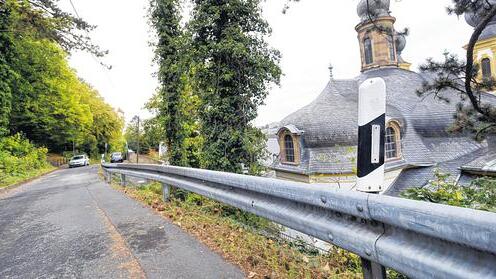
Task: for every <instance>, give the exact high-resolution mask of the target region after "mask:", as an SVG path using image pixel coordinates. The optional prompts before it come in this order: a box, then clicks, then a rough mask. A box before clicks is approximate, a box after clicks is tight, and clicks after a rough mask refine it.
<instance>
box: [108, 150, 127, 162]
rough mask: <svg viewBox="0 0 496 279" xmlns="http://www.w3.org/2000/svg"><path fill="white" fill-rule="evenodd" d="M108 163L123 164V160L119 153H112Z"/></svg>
mask: <svg viewBox="0 0 496 279" xmlns="http://www.w3.org/2000/svg"><path fill="white" fill-rule="evenodd" d="M110 162H111V163H124V158H123V157H122V153H120V152H114V153H112V155H110Z"/></svg>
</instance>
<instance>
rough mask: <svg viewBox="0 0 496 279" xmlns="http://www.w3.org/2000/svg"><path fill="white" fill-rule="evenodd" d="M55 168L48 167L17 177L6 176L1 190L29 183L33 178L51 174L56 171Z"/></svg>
mask: <svg viewBox="0 0 496 279" xmlns="http://www.w3.org/2000/svg"><path fill="white" fill-rule="evenodd" d="M55 169H56V168H55V167H52V166H51V165H48V166H47V167H45V168H41V169H34V170H29V171H27V172H26V173H24V174H21V175H16V176H5V177H3V178H2V179H1V181H0V188H5V187H8V186H11V185H14V184H18V183H22V182H24V181H28V180H30V179H32V178H35V177H38V176H40V175H43V174H45V173H48V172H51V171H53V170H55Z"/></svg>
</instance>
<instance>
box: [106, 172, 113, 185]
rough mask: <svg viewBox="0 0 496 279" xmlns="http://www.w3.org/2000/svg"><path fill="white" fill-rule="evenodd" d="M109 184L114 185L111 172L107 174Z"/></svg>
mask: <svg viewBox="0 0 496 279" xmlns="http://www.w3.org/2000/svg"><path fill="white" fill-rule="evenodd" d="M107 183H109V184H110V183H112V172H110V171H108V172H107Z"/></svg>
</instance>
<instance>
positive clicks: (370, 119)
mask: <svg viewBox="0 0 496 279" xmlns="http://www.w3.org/2000/svg"><path fill="white" fill-rule="evenodd" d="M358 94H359V95H358V126H359V127H358V158H357V176H358V180H357V190H358V191H361V192H369V193H378V192H381V191H383V190H384V142H385V127H386V83H385V82H384V80H383V79H382V78H372V79H368V80H366V81H365V82H363V83H362V84H361V85H360V90H359V93H358Z"/></svg>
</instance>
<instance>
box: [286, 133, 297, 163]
mask: <svg viewBox="0 0 496 279" xmlns="http://www.w3.org/2000/svg"><path fill="white" fill-rule="evenodd" d="M284 151H285V156H286V162H289V163H294V162H295V148H294V142H293V137H292V136H291V135H286V136H285V137H284Z"/></svg>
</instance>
